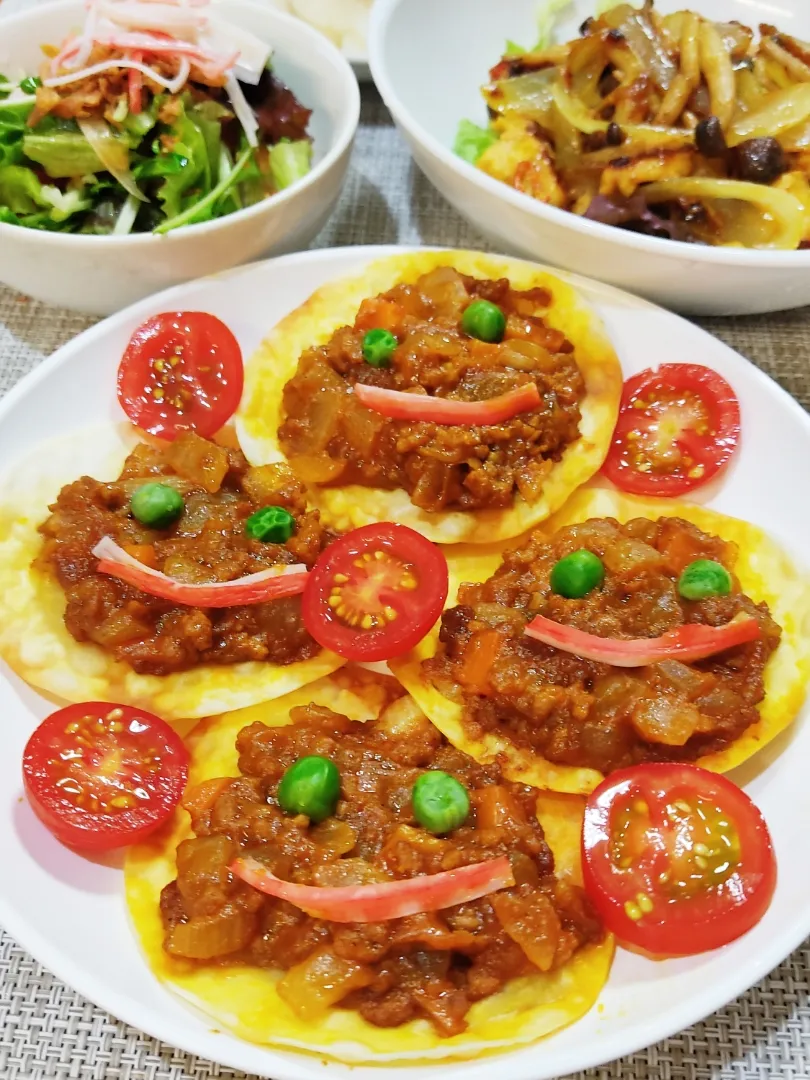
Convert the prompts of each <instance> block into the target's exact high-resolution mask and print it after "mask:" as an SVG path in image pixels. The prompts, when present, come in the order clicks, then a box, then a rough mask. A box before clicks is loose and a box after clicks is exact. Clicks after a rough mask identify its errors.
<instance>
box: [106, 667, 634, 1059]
mask: <svg viewBox="0 0 810 1080" xmlns="http://www.w3.org/2000/svg"><path fill="white" fill-rule="evenodd" d="M310 702H315V703H316V704H318V705H323V706H325V707H326V708H330V709H332V710H334V711H335V712H339V713H343V714H344V715H345V716H348V717H349V718H350V719H353V720H369V719H372V718H374V717H376V716H377V715H378V714H379V713H380V712H381V710H382V709H383V708H384V706H385V704H386V703H387V702H386V691H385V689H384V683H383V682H382V681H381V680H380V678H379V677H378V676H376V675H374V674H372V673H370V672H362V671H359V670H358V669H356V668H353V667H346V668H343V669H342V670H341V671H339V672H336V673H335V674H334V675H332V676H330V677H328V678H326V679H322V680H320V681H319V682H317V683H313V684H311V685H310V686H307V687H305V688H303V689H301V690H298V691H296V692H295V693H293V694H289V695H287V696H286V697H285V698H283V699H279V700H276V701H273V702H268V703H266V704H264V705H259V706H254V707H253V708H250V709H243V710H240V711H239V712H236V713H231V714H229V715H226V716H221V717H215V718H213V719H210V720H205V721H203V722H202V723H201V724H199V725H198V726H197V727H196V728H195V729H194V731H193V732H192V733H191V734H190V736H189V737H188V740H187V742H188V746H189V749H190V751H191V772H190V777H189V784H190V785H194V784H198V783H201V782H202V781H203V780H208V779H212V778H214V777H219V776H236V775H238V772H239V770H238V767H237V754H236V750H235V747H234V742H235V739H236V735H237V733H238V732H239V731H240V730H241V728H243V727H245V726H246V725H247V724H250V723H253V722H254V721H257V720H259V721H261V722H262V723H264V724H268V725H273V726H275V725H278V724H286V723H289V711H290V709H291V708H293V707H295V706H298V705H307V704H309V703H310ZM583 809H584V800H582V799H575V798H572V797H570V796H558V795H549V794H543V793H540V794H539V795H538V807H537V810H538V817H539V819H540V822H541V824H542V825H543V828H544V830H546V832H547V841H548V843H549V845H550V846H551V848H552V851H553V852H554V858H555V864H556V871H557V873H558V874H559V875H560V876H568V877H570V878H571V880H573V881H575V882H576V883H577V884H581V862H580V854H579V838H580V832H581V821H582V813H583ZM190 835H192V834H191V830H190V826H189V817H188V814H187V813H186V812H185V811H183V810H178V812H177V814H176V815H175V818H174V820H173V821H172V822H170V823H169V824H168V825H167V826H166V827H165V828H164V829H163V830H162V831H161V832H160V833H159V834H157V835H156V836H155V837H153V838H152V839H151V840H150V841H149V842H147V843H144V844H140V845H138V846H137V847H134V848H131V849H130V850H129V852H128V855H127V861H126V868H125V873H126V895H127V903H128V906H129V912H130V916H131V918H132V921H133V923H134V925H135V929H136V932H137V935H138V938H139V941H140V943H141V947H142V948H143V950H144V952H145V954H146V957H147V960H148V962H149V965H150V967H151V969H152V971H153V972H154V973H155V975H156V976H157V977H158V978H159V979H160V980H161V981H162V982H164V983H166V984H167V985H168V986H169V987H170V988H171V989H172V990H174V991H175V992H176V993H178V994H179V995H181V996H182V997H183V998H185V999H186V1000H187V1001H188V1002H189V1003H191V1004H193V1005H194V1006H195V1007H196V1008H198V1009H201V1010H202V1011H203V1012H204V1013H206V1014H207V1015H208V1016H210V1017H211V1018H212V1019H213V1020H214V1021H215V1022H216V1023H217V1024H221V1025H222V1026H223V1027H226V1028H228V1029H230V1030H231V1031H233V1032H234V1033H235V1034H236V1035H239V1036H240V1037H242V1038H244V1039H247V1040H249V1041H251V1042H257V1043H264V1044H267V1045H271V1046H274V1047H277V1048H283V1049H294V1050H300V1051H304V1052H306V1053H310V1054H317V1055H318V1056H319V1057H322V1058H323V1057H326V1058H332V1059H337V1060H339V1061H344V1062H348V1063H355V1064H360V1063H365V1064H384V1063H386V1062H391V1063H396V1062H400V1061H402V1062H404V1061H410V1062H416V1061H419V1060H425V1061H435V1060H439V1059H443V1058H457V1059H469V1058H478V1057H480V1056H482V1055H483V1054H489V1053H494V1052H497V1051H499V1050H500V1051H504V1050H510V1049H514V1048H516V1047H518V1046H520V1045H522V1044H526V1043H530V1042H534V1041H536V1040H537V1039H540V1038H542V1037H543V1036H545V1035H548V1034H550V1033H551V1032H553V1031H556V1030H558V1029H559V1028H561V1027H564V1026H566V1025H567V1024H570V1023H572V1022H573V1021H575V1020H577V1019H578V1018H579V1017H581V1016H583V1015H584V1014H585V1013H586V1012H587V1011H588V1010H589V1009H590V1008H591V1006H592V1005H593V1004H594V1002H595V1001H596V998H597V997H598V995H599V993H600V991H601V989H602V987H603V986H604V984H605V982H606V980H607V977H608V974H609V971H610V965H611V961H612V958H613V949H614V943H613V939H612V938H611V937H610V936H608V937H606V939H605V940H604V941H603V942H602V943H600V944H598V945H590V946H587V947H585V948H584V949H582V950H580V951H579V952H578V953H576V954H575V956H574V957H573V959H572V960H571V961H570V962H569V963H568V964H566V965H565V966H564V967H563V968H561V969H560V970H559V971H557V972H554V973H552V974H542V973H541V972H538V973H537V975H534V976H528V977H524V978H520V979H516V980H514V981H513V982H511V983H510V984H509V985H508V986H507V987H506V988H505V989H504V990H502V991H501V992H500V993H498V994H495V995H493V996H492V997H489V998H487V999H486V1000H484V1001H480V1002H477V1003H476V1004H474V1005H473V1007H472V1008H471V1010H470V1012H469V1013H468V1014H467V1021H468V1023H469V1028H468V1030H467V1031H466V1032H464V1034H462V1035H456V1036H453V1037H452V1038H449V1039H444V1038H441V1037H440V1036H439V1035H438V1034H437V1033H436V1031H435V1029H434V1028H433V1026H432V1025H431V1024H430V1022H429V1021H428V1020H416V1021H411V1022H410V1023H407V1024H404V1025H402V1026H401V1027H396V1028H380V1027H375V1026H374V1025H373V1024H369V1023H368V1022H367V1021H366V1020H364V1019H363V1018H362V1017H361V1016H360V1014H359V1013H357V1012H355V1011H353V1010H351V1009H341V1008H333V1009H331V1010H330V1011H329V1012H328V1013H327V1014H326V1015H325V1016H323V1017H322V1018H320V1019H315V1020H312V1019H309V1020H302V1019H301V1018H299V1017H298V1016H297V1015H296V1014H295V1013H294V1012H293V1011H292V1010H291V1009H290V1008H289V1006H288V1005H287V1004H286V1003H285V1002H284V1001H283V1000H282V999H281V998H280V997H279V995H278V993H277V992H276V989H275V986H276V983H277V982H278V981H279V979H280V978H281V975H282V973H281V972H280V971H273V970H268V969H260V968H251V967H246V966H240V965H237V964H228V963H227V961H224V962H220V963H218V964H211V965H197V964H194V963H191V962H183V961H180V960H177V959H174V958H172V957H170V956H168V954H167V953H165V952H164V950H163V948H162V940H163V928H162V925H161V919H160V913H159V909H158V903H159V898H160V891H161V889H162V888H163V886H164V885H166V884H168V882H170V881H172V880H173V879H174V877H175V876H176V865H175V852H176V849H177V845H178V844H179V843H180V842H181V841H182V840H184V839H186V838H187V837H188V836H190Z"/></svg>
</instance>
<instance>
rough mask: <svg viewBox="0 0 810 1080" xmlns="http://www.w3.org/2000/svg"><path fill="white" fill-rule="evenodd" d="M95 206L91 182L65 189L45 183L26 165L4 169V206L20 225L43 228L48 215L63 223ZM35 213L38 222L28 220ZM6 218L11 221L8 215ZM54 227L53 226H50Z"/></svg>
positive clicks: (0, 195) (0, 175)
mask: <svg viewBox="0 0 810 1080" xmlns="http://www.w3.org/2000/svg"><path fill="white" fill-rule="evenodd" d="M92 205H93V203H92V200H91V199H90V198H88V195H87V185H85V184H81V185H79V186H77V187H73V188H69V189H68V190H67V191H62V190H60V189H59V188H58V187H56V185H55V184H43V183H41V181H40V180H39V178H38V177H37V175H36V173H35V172H34V170H33V169H27V168H25V166H23V165H6V166H4V167H3V168H2V169H0V207H2V208H4V209H5V210H6V211H8V212H10V213H11V214H14V215H16V217H17V218H18V219H19V220H18V221H17V222H16V224H20V225H27V224H31V225H32V227H34V228H38V227H42V223H40V219H42V222H43V223H44V218H47V219H48V222H50V223H52V224H53V225H61V224H62V223H64V222H66V221H67V220H68V218H70V217H72V216H73V215H74V214H78V213H81V212H82V211H84V210H89V209H90V207H91V206H92ZM31 216H34V217H35V218H36V219H37V221H36V222H31V223H29V221H28V220H27V219H28V218H29V217H31ZM5 220H9V219H8V217H7V216H6V218H5ZM46 227H50V226H46Z"/></svg>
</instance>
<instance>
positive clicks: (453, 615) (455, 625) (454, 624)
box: [439, 604, 475, 645]
mask: <svg viewBox="0 0 810 1080" xmlns="http://www.w3.org/2000/svg"><path fill="white" fill-rule="evenodd" d="M474 618H475V611H474V610H473V609H472V608H471V607H470V606H469V605H468V604H459V605H457V606H456V607H454V608H449V609H448V610H447V611H445V613H444V614H443V615H442V625H441V629H440V630H439V641H441V642H442V644H444V645H447V644H450V643H451V642H452V641H453V639H455V638H465V639H466V638H467V637H468V636H469V623H470V620H471V619H474Z"/></svg>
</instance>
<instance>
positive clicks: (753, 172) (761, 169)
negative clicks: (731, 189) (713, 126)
mask: <svg viewBox="0 0 810 1080" xmlns="http://www.w3.org/2000/svg"><path fill="white" fill-rule="evenodd" d="M728 164H729V172H730V173H731V175H732V176H735V177H737V179H739V180H748V181H749V182H750V183H752V184H771V183H773V181H774V180H776V179H777V177H779V176H781V175H782V173H783V172H785V170H786V169H787V167H788V162H787V158H786V157H785V152H784V150H783V149H782V147H781V146H780V145H779V143H778V141H777V140H776V139H774V137H773V136H772V135H765V136H763V137H762V138H760V139H746V141H745V142H742V143H740V144H739V146H735V147H734V148H733V149H732V150H731V152H730V153H729V163H728Z"/></svg>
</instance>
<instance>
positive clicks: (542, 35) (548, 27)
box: [504, 0, 626, 56]
mask: <svg viewBox="0 0 810 1080" xmlns="http://www.w3.org/2000/svg"><path fill="white" fill-rule="evenodd" d="M572 2H573V0H545V3H543V4H542V5H541V6H540V10H539V12H538V14H537V41H536V43H535V44H534V45H532V46H531V48H528V49H524V48H523V46H522V45H518V44H517V43H516V42H514V41H507V42H506V47H505V49H504V56H520V55H522V54H523V53H527V52H540V51H541V49H547V48H548V47H549V46H550V45H553V44H554V23H555V22H556V21H557V19H558V18H559V16H560V15H561V14H562V12H563V11H564V10H565V9H566V8H567V7H570V6H571V3H572ZM602 2H603V5H604V6H605V7H606V8H612V7H615V6H616V5H617V4H620V3H623V2H626V0H602Z"/></svg>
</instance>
